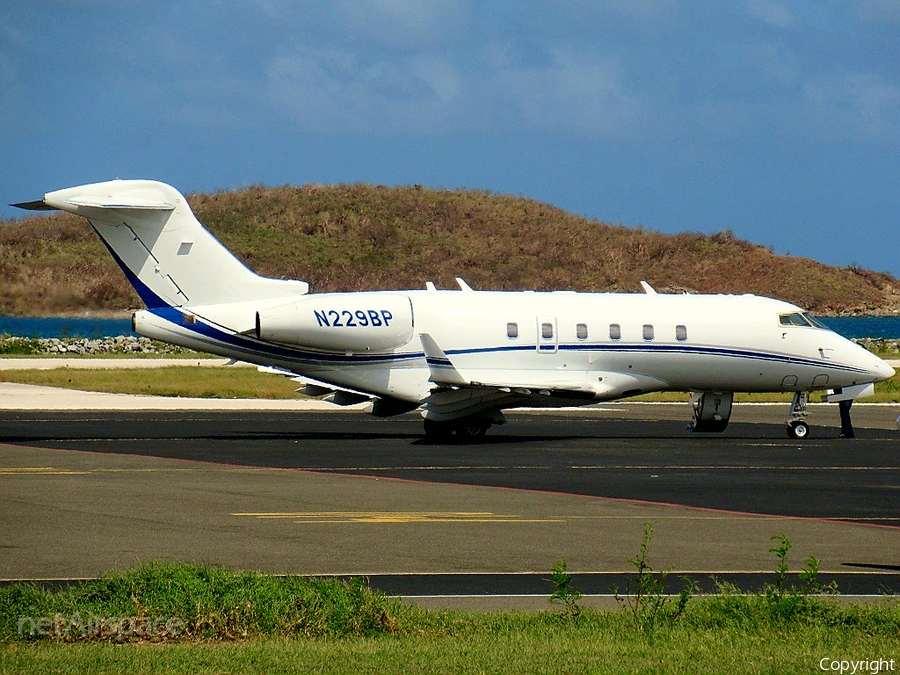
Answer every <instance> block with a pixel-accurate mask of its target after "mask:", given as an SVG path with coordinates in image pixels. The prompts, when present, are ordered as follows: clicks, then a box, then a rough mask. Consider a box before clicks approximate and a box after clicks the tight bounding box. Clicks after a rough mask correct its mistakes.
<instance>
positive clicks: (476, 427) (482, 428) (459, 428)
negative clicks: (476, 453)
mask: <svg viewBox="0 0 900 675" xmlns="http://www.w3.org/2000/svg"><path fill="white" fill-rule="evenodd" d="M489 426H490V424H489V423H487V422H485V421H484V420H478V419H465V420H460V421H459V422H457V423H456V425H455V427H456V435H457V436H459V437H460V438H478V437H480V436H484V435H485V434H486V433H487V430H488V427H489Z"/></svg>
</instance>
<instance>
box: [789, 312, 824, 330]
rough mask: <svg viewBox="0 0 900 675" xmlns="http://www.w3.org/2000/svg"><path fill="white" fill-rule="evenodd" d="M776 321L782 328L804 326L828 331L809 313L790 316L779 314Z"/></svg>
mask: <svg viewBox="0 0 900 675" xmlns="http://www.w3.org/2000/svg"><path fill="white" fill-rule="evenodd" d="M778 321H779V323H781V325H782V326H806V327H807V328H821V329H822V330H830V329H829V328H828V326H826V325H825V324H823V323H822V322H821V321H819V320H818V319H817V318H816V317H814V316H813V315H812V314H810V313H809V312H791V313H790V314H780V315H779V316H778Z"/></svg>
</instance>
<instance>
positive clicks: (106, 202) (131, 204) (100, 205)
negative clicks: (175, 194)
mask: <svg viewBox="0 0 900 675" xmlns="http://www.w3.org/2000/svg"><path fill="white" fill-rule="evenodd" d="M65 203H66V204H68V205H70V206H86V207H89V208H92V209H117V210H121V209H135V210H139V211H172V210H174V209H175V205H174V204H169V203H168V202H160V201H156V200H153V199H143V198H141V197H127V198H126V199H122V198H121V197H115V198H114V197H99V196H97V195H85V196H83V197H82V196H77V195H76V196H75V197H69V198H68V199H67V200H66V202H65Z"/></svg>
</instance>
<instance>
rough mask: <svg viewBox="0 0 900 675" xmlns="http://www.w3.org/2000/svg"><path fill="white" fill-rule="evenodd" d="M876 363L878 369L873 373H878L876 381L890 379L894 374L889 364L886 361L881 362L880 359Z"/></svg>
mask: <svg viewBox="0 0 900 675" xmlns="http://www.w3.org/2000/svg"><path fill="white" fill-rule="evenodd" d="M878 361H879V363H878V368H877V370H876V371H875V372H877V373H878V380H877V381H878V382H881V381H883V380H889V379H891V378H892V377H893V376H894V375H895V374H896V373H895V371H894V367H893V366H892V365H891V364H889V363H888V362H887V361H882V360H881V359H878Z"/></svg>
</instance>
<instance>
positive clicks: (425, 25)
mask: <svg viewBox="0 0 900 675" xmlns="http://www.w3.org/2000/svg"><path fill="white" fill-rule="evenodd" d="M334 8H335V9H336V10H337V15H338V17H340V19H341V20H342V21H343V22H344V24H345V25H346V26H347V27H348V28H349V29H350V30H352V31H353V32H354V33H356V34H358V35H363V36H365V37H366V38H367V39H368V40H371V41H372V42H375V43H376V44H386V45H390V46H395V47H410V46H423V45H428V44H433V43H436V42H441V41H443V40H445V39H446V38H447V37H448V36H451V35H453V34H454V33H455V32H456V31H457V30H458V29H459V28H460V27H461V26H462V25H464V24H465V23H466V21H467V18H468V3H466V2H464V1H463V0H339V1H337V2H335V3H334Z"/></svg>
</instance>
